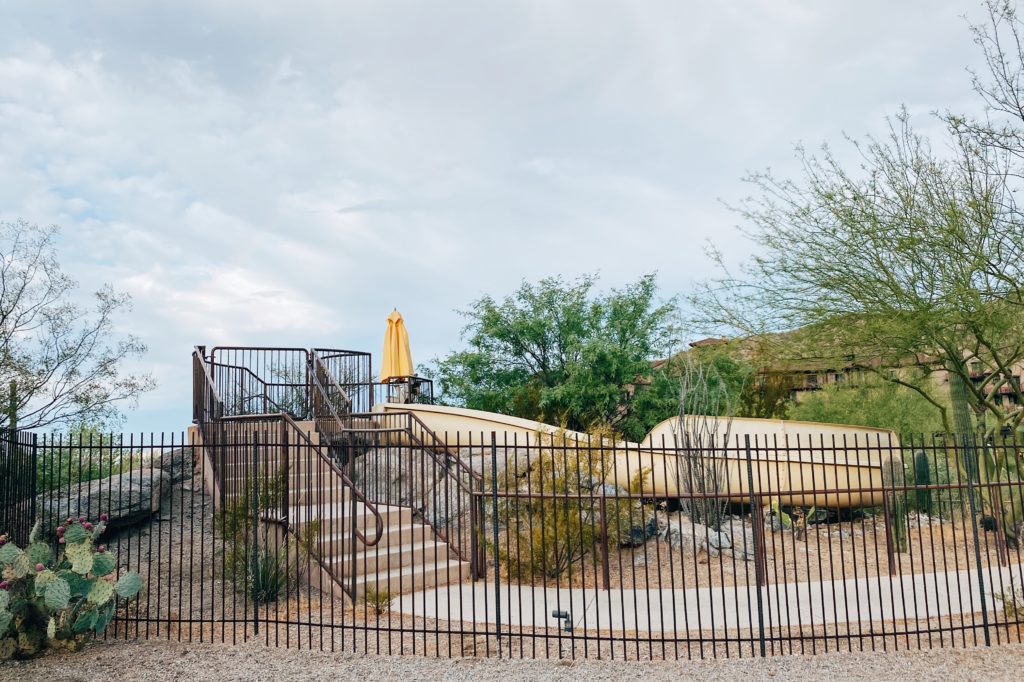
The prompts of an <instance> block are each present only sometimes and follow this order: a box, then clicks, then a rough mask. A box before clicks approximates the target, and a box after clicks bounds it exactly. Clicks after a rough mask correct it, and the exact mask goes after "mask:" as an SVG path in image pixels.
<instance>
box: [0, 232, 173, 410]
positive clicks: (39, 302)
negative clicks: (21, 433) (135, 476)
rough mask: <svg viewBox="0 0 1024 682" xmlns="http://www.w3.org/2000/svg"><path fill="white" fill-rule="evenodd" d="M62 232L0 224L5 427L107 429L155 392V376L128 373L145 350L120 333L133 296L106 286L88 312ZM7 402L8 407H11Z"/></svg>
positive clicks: (0, 375) (0, 350) (0, 357)
mask: <svg viewBox="0 0 1024 682" xmlns="http://www.w3.org/2000/svg"><path fill="white" fill-rule="evenodd" d="M56 232H57V230H56V228H54V227H50V228H40V227H38V226H36V225H31V224H29V223H27V222H24V221H17V222H13V223H10V222H0V386H2V387H3V389H4V391H5V393H6V391H7V388H8V387H9V386H11V385H12V383H13V384H14V386H15V387H16V390H15V391H14V399H13V400H12V401H11V402H12V403H13V405H12V406H11V407H12V408H13V409H9V410H6V411H5V412H4V414H3V419H2V420H0V424H3V425H4V426H8V425H10V421H11V420H10V417H11V416H12V413H14V414H16V415H17V426H18V427H19V428H30V429H31V428H44V427H49V426H54V425H72V426H75V425H80V424H92V425H98V424H104V423H109V422H110V421H112V420H116V419H117V418H118V417H119V415H120V408H121V406H122V405H124V404H125V403H131V402H133V401H135V400H137V399H138V397H139V396H140V395H141V394H142V393H144V392H146V391H148V390H151V389H152V388H153V387H154V385H155V384H154V381H153V379H152V377H151V376H149V375H139V374H131V373H128V372H126V371H125V366H126V364H127V362H126V361H128V360H130V359H133V358H137V357H140V356H141V355H142V354H143V353H145V351H146V347H145V345H143V344H142V342H141V341H139V340H138V339H137V338H136V337H134V336H130V335H126V336H118V335H116V334H115V329H114V318H115V317H116V315H117V314H119V313H121V312H123V311H124V310H126V309H127V308H129V307H130V299H129V297H128V295H127V294H122V293H118V292H115V291H114V290H113V289H111V288H110V287H104V288H102V289H100V290H99V291H97V292H95V294H94V304H93V306H92V307H91V309H90V308H87V307H85V306H83V305H81V304H79V303H78V302H76V301H75V298H74V296H75V289H76V286H77V285H76V283H75V281H74V280H72V279H71V278H70V277H68V275H66V274H65V273H64V272H63V271H62V270H61V267H60V263H59V261H58V260H57V252H56V248H55V244H54V240H55V237H56ZM5 404H6V401H5Z"/></svg>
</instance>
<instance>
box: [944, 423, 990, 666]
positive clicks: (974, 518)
mask: <svg viewBox="0 0 1024 682" xmlns="http://www.w3.org/2000/svg"><path fill="white" fill-rule="evenodd" d="M968 442H970V445H968ZM953 445H954V447H956V440H955V439H954V441H953ZM963 445H964V450H969V452H967V453H966V454H967V457H968V461H971V458H972V457H977V451H976V450H975V449H974V448H975V443H974V437H973V435H968V434H965V435H964V437H963ZM974 461H975V462H977V460H976V459H974ZM975 471H977V469H975ZM967 503H968V505H969V506H970V508H971V533H972V535H973V537H974V561H975V563H976V564H977V569H978V594H980V595H981V624H982V628H983V632H984V633H985V646H992V638H991V636H990V635H989V631H988V606H987V605H986V603H985V571H984V570H983V569H982V567H981V539H980V538H979V537H978V505H977V500H975V499H974V475H973V474H972V473H971V471H970V470H968V472H967Z"/></svg>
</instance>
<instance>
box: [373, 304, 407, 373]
mask: <svg viewBox="0 0 1024 682" xmlns="http://www.w3.org/2000/svg"><path fill="white" fill-rule="evenodd" d="M412 372H413V369H412V351H410V350H409V332H407V331H406V330H405V321H404V320H403V319H402V313H400V312H398V310H397V309H395V310H392V311H391V314H390V315H388V330H387V331H386V332H384V352H383V353H382V354H381V363H380V380H381V382H382V383H387V382H389V381H395V380H399V379H402V378H404V377H408V376H411V375H412Z"/></svg>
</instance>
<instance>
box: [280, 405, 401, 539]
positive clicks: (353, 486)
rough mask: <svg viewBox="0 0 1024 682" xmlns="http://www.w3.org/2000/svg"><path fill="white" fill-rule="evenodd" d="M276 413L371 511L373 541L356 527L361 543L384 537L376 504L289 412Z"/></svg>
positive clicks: (382, 521) (382, 518) (381, 517)
mask: <svg viewBox="0 0 1024 682" xmlns="http://www.w3.org/2000/svg"><path fill="white" fill-rule="evenodd" d="M278 414H279V415H280V417H281V419H282V420H284V422H285V423H286V424H288V425H289V426H291V427H292V429H293V430H294V431H295V432H296V433H298V434H299V436H300V437H301V438H302V439H303V440H305V441H306V444H307V445H309V447H311V448H313V449H315V450H316V453H317V454H318V455H320V459H321V460H322V461H323V462H325V463H326V464H327V466H329V467H330V468H331V470H332V471H334V473H335V474H337V475H338V476H339V477H340V478H341V480H342V482H343V483H345V484H346V485H347V486H348V487H349V490H351V491H352V496H353V497H355V498H356V499H357V500H359V501H360V502H362V503H363V505H365V506H366V508H367V509H369V510H370V512H372V513H373V519H374V522H375V525H376V528H375V529H374V531H375V532H374V538H373V542H370V541H369V540H368V539H367V537H366V536H365V535H364V534H363V532H362V531H361V530H359V529H358V528H356V529H355V534H356V537H358V538H359V539H360V540H362V542H363V544H364V545H366V546H367V547H373V546H374V545H376V544H377V543H378V542H380V540H381V538H382V537H384V517H383V516H381V515H380V510H378V509H377V506H376V505H375V504H373V503H372V502H370V500H369V499H368V498H367V497H366V495H364V494H363V491H362V490H360V489H359V487H358V486H357V485H356V484H355V482H354V481H353V480H352V479H351V478H349V477H348V474H346V473H345V472H344V471H342V470H341V467H339V466H338V465H336V464H335V463H334V461H333V460H332V459H331V458H330V457H328V456H327V455H325V454H324V452H323V450H321V449H320V446H319V445H316V444H314V443H313V441H312V440H311V439H310V437H309V435H308V434H306V433H304V432H303V431H302V429H300V428H299V425H298V424H296V423H295V420H294V419H292V417H291V415H290V414H288V413H287V412H280V413H278Z"/></svg>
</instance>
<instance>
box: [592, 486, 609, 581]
mask: <svg viewBox="0 0 1024 682" xmlns="http://www.w3.org/2000/svg"><path fill="white" fill-rule="evenodd" d="M591 494H593V490H591ZM600 504H601V581H602V582H603V583H604V589H606V590H608V589H611V584H612V579H611V572H610V569H609V567H608V561H609V559H608V514H607V513H606V507H607V504H606V500H605V491H604V487H603V486H602V488H601V498H600ZM591 509H593V507H591Z"/></svg>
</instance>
